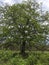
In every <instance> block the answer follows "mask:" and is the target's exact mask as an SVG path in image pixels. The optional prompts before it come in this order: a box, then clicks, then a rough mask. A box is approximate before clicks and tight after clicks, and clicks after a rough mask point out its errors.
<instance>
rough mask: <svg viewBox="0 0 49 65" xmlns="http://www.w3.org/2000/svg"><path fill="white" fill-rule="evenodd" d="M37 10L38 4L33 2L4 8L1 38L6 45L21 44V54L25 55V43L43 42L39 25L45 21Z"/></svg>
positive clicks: (29, 1)
mask: <svg viewBox="0 0 49 65" xmlns="http://www.w3.org/2000/svg"><path fill="white" fill-rule="evenodd" d="M39 10H40V8H39V4H38V3H37V2H36V1H35V0H33V1H32V0H28V1H25V2H23V3H21V4H14V5H12V6H5V7H4V11H3V12H4V16H3V21H4V24H5V26H4V27H3V37H5V38H6V40H5V41H6V42H7V43H17V44H21V49H20V51H21V53H22V54H25V45H26V44H27V43H29V44H30V43H31V41H33V43H42V42H43V41H44V40H45V36H44V35H43V33H44V31H43V28H42V26H41V24H40V22H41V21H43V22H44V21H45V19H44V18H43V17H41V16H40V11H39Z"/></svg>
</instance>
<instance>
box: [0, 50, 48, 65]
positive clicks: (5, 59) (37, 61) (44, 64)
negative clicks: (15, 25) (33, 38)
mask: <svg viewBox="0 0 49 65" xmlns="http://www.w3.org/2000/svg"><path fill="white" fill-rule="evenodd" d="M27 53H28V57H26V58H24V57H22V55H20V54H19V51H18V52H17V51H11V50H0V65H49V52H47V51H45V52H41V51H32V52H27Z"/></svg>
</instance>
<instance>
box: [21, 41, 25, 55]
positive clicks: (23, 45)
mask: <svg viewBox="0 0 49 65" xmlns="http://www.w3.org/2000/svg"><path fill="white" fill-rule="evenodd" d="M25 44H26V43H25V41H23V43H22V45H21V54H23V55H25Z"/></svg>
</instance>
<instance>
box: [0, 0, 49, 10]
mask: <svg viewBox="0 0 49 65" xmlns="http://www.w3.org/2000/svg"><path fill="white" fill-rule="evenodd" d="M0 2H3V3H8V4H10V5H11V4H14V3H15V2H16V3H18V2H22V0H0ZM38 2H43V8H44V9H46V10H49V0H38Z"/></svg>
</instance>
